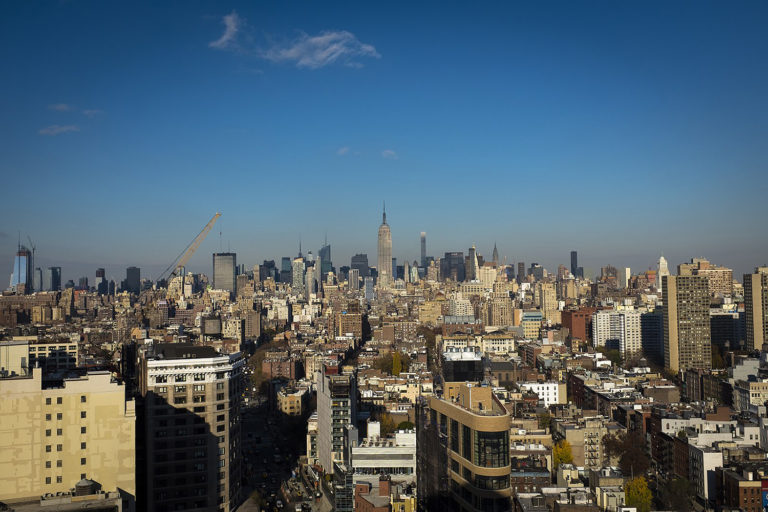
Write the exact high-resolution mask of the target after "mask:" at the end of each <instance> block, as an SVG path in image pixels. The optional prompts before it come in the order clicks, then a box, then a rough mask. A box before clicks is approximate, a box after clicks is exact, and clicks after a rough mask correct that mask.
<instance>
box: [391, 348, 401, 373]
mask: <svg viewBox="0 0 768 512" xmlns="http://www.w3.org/2000/svg"><path fill="white" fill-rule="evenodd" d="M401 371H403V360H402V356H401V355H400V352H395V353H394V354H392V375H394V376H398V375H400V372H401Z"/></svg>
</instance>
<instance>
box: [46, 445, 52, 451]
mask: <svg viewBox="0 0 768 512" xmlns="http://www.w3.org/2000/svg"><path fill="white" fill-rule="evenodd" d="M45 451H46V452H48V453H50V452H51V445H49V444H47V445H45Z"/></svg>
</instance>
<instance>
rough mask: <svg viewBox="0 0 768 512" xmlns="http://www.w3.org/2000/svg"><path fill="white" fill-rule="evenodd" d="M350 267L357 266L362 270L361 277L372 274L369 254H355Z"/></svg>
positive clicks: (359, 270)
mask: <svg viewBox="0 0 768 512" xmlns="http://www.w3.org/2000/svg"><path fill="white" fill-rule="evenodd" d="M349 267H350V268H356V269H357V271H358V272H360V277H363V278H365V277H368V276H370V275H371V270H370V267H369V266H368V255H367V254H355V255H354V256H352V262H351V263H350V265H349Z"/></svg>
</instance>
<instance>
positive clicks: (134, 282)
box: [123, 267, 141, 295]
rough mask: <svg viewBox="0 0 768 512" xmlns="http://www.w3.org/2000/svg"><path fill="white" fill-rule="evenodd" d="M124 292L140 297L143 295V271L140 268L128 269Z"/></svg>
mask: <svg viewBox="0 0 768 512" xmlns="http://www.w3.org/2000/svg"><path fill="white" fill-rule="evenodd" d="M123 290H127V291H129V292H130V293H135V294H136V295H138V294H139V293H141V269H140V268H138V267H128V268H127V269H125V281H123Z"/></svg>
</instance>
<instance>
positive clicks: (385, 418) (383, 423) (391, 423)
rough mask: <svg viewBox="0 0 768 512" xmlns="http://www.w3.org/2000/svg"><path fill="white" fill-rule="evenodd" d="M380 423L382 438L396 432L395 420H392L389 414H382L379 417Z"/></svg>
mask: <svg viewBox="0 0 768 512" xmlns="http://www.w3.org/2000/svg"><path fill="white" fill-rule="evenodd" d="M379 423H380V426H379V428H380V430H381V436H382V437H384V436H386V435H388V434H391V433H392V432H394V431H395V420H393V419H392V416H391V415H390V414H389V413H386V412H384V413H381V416H379Z"/></svg>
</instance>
